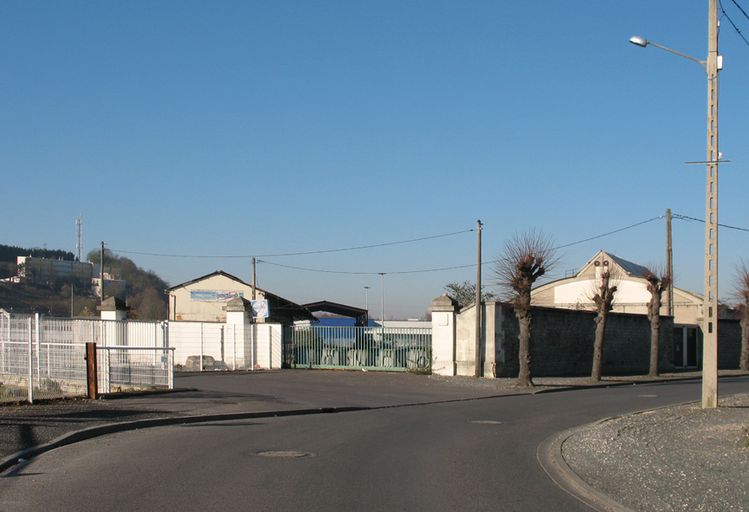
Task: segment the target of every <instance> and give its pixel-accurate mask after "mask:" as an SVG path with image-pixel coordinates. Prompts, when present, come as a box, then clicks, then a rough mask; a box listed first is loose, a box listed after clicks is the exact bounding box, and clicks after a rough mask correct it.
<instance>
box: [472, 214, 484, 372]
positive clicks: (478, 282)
mask: <svg viewBox="0 0 749 512" xmlns="http://www.w3.org/2000/svg"><path fill="white" fill-rule="evenodd" d="M482 226H483V224H482V223H481V221H480V220H477V221H476V299H475V301H474V304H475V306H476V338H475V342H476V343H475V354H476V367H475V369H474V377H481V374H482V371H481V370H482V368H481V230H482Z"/></svg>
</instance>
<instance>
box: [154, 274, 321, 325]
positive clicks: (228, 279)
mask: <svg viewBox="0 0 749 512" xmlns="http://www.w3.org/2000/svg"><path fill="white" fill-rule="evenodd" d="M252 292H253V287H252V285H251V284H249V283H245V282H244V281H242V280H241V279H239V278H238V277H236V276H233V275H231V274H228V273H226V272H224V271H222V270H217V271H215V272H212V273H210V274H206V275H204V276H201V277H198V278H196V279H193V280H191V281H187V282H184V283H181V284H178V285H176V286H172V287H171V288H168V289H167V290H166V293H167V294H168V295H169V304H168V307H169V313H168V319H169V320H173V321H192V322H225V321H226V305H227V303H228V302H229V301H231V300H232V299H235V298H237V297H240V298H243V299H246V300H252V299H253V297H252V295H253V293H252ZM254 300H257V301H267V305H268V316H267V317H263V316H262V315H261V316H259V317H257V319H256V321H257V322H258V323H263V322H268V323H281V324H291V323H293V322H295V321H299V320H314V317H313V316H312V314H311V313H310V312H309V311H308V310H307V309H306V308H305V307H303V306H300V305H299V304H296V303H294V302H292V301H290V300H288V299H284V298H283V297H279V296H278V295H275V294H273V293H270V292H268V291H266V290H261V289H260V288H256V289H255V299H254Z"/></svg>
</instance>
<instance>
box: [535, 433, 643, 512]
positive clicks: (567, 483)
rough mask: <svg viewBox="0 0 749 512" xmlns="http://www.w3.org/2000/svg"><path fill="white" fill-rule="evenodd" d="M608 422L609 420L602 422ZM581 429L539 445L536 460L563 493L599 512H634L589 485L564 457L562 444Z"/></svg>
mask: <svg viewBox="0 0 749 512" xmlns="http://www.w3.org/2000/svg"><path fill="white" fill-rule="evenodd" d="M602 421H607V420H602ZM580 428H581V427H577V428H571V429H568V430H565V431H563V432H560V433H557V434H554V435H552V436H550V437H547V438H546V439H545V440H544V441H542V442H541V444H540V445H538V449H537V450H536V460H538V463H539V465H540V466H541V469H543V470H544V472H545V473H546V474H547V475H548V477H549V478H551V480H552V481H553V482H554V483H555V484H556V485H557V487H559V488H560V489H562V490H563V491H565V492H566V493H567V494H569V495H570V496H572V497H573V498H575V499H577V500H579V501H581V502H582V503H584V504H585V505H587V506H589V507H590V508H592V509H593V510H597V511H598V512H632V510H631V509H629V508H627V507H625V506H624V505H621V504H620V503H618V502H616V501H614V500H613V499H611V498H610V497H609V496H608V495H607V494H604V493H602V492H600V491H598V490H596V489H595V488H594V487H592V486H590V485H588V483H587V482H585V481H584V480H583V479H582V478H580V477H579V476H578V475H577V473H575V472H574V471H573V470H572V468H570V467H569V466H568V465H567V462H566V461H565V460H564V457H563V456H562V444H564V442H565V441H566V440H567V439H569V438H570V437H571V436H572V435H573V434H574V433H575V432H576V431H577V430H579V429H580Z"/></svg>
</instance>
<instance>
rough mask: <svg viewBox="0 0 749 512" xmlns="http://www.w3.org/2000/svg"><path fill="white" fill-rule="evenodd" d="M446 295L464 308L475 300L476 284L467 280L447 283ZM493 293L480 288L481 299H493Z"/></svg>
mask: <svg viewBox="0 0 749 512" xmlns="http://www.w3.org/2000/svg"><path fill="white" fill-rule="evenodd" d="M482 288H483V287H482ZM445 292H446V293H447V296H448V297H450V298H451V299H453V300H454V301H456V302H457V303H458V306H459V307H461V308H464V307H466V306H470V305H471V304H473V303H474V302H476V284H475V283H471V282H469V281H463V282H462V283H457V282H454V283H448V284H446V285H445ZM493 299H494V294H493V293H491V292H485V291H484V290H483V289H482V290H481V300H482V301H487V300H493Z"/></svg>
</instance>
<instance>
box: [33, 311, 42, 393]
mask: <svg viewBox="0 0 749 512" xmlns="http://www.w3.org/2000/svg"><path fill="white" fill-rule="evenodd" d="M39 320H41V317H40V316H39V313H34V338H36V342H35V345H36V385H37V387H38V388H39V389H41V387H42V382H41V379H42V367H41V362H40V359H41V355H42V350H41V343H40V341H39V338H40V333H41V327H40V326H39V324H40V323H41V322H40V321H39Z"/></svg>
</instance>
